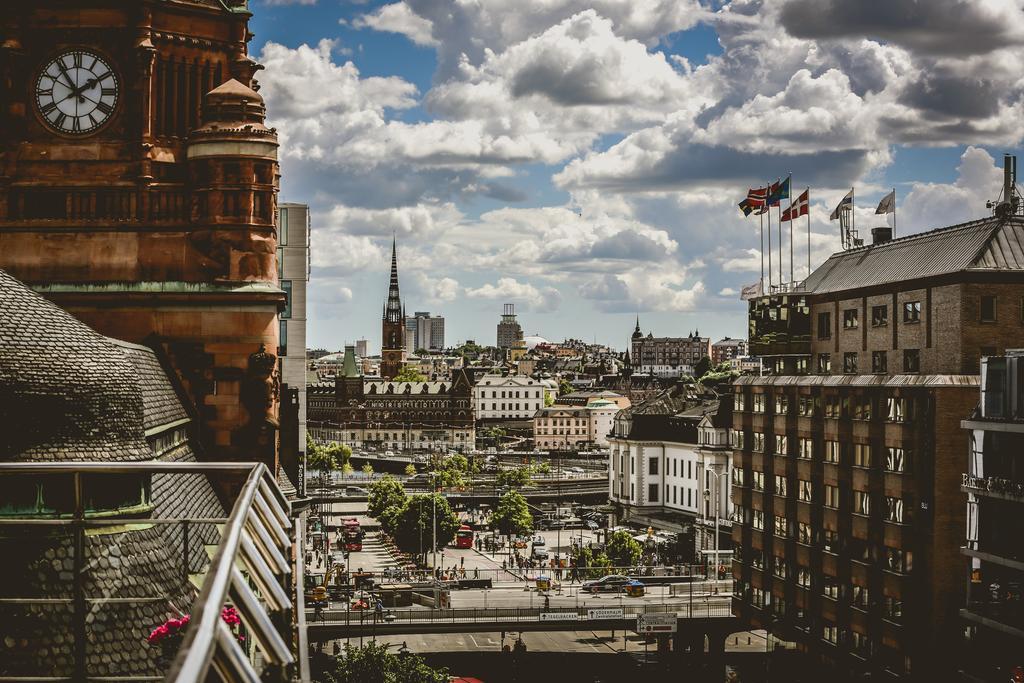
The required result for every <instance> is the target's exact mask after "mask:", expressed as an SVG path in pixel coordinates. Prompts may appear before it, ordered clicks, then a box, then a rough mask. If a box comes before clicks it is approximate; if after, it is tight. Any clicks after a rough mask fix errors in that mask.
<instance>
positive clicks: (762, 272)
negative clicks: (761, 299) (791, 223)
mask: <svg viewBox="0 0 1024 683" xmlns="http://www.w3.org/2000/svg"><path fill="white" fill-rule="evenodd" d="M757 219H758V220H759V221H760V222H761V293H762V294H763V293H764V214H761V213H759V214H757Z"/></svg>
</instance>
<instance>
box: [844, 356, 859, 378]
mask: <svg viewBox="0 0 1024 683" xmlns="http://www.w3.org/2000/svg"><path fill="white" fill-rule="evenodd" d="M843 372H844V373H846V374H847V375H851V374H856V372H857V352H856V351H847V352H846V353H844V354H843Z"/></svg>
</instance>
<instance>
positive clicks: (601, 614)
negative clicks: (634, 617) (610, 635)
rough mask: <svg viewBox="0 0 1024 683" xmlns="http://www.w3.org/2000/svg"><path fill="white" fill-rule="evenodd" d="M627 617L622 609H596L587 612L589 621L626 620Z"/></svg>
mask: <svg viewBox="0 0 1024 683" xmlns="http://www.w3.org/2000/svg"><path fill="white" fill-rule="evenodd" d="M625 616H626V613H625V611H624V610H623V609H622V608H621V607H594V608H591V609H588V610H587V619H624V618H625Z"/></svg>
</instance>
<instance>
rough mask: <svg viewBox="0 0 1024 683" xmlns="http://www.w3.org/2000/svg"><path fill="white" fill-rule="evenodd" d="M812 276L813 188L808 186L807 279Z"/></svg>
mask: <svg viewBox="0 0 1024 683" xmlns="http://www.w3.org/2000/svg"><path fill="white" fill-rule="evenodd" d="M810 276H811V186H810V185H808V186H807V277H810Z"/></svg>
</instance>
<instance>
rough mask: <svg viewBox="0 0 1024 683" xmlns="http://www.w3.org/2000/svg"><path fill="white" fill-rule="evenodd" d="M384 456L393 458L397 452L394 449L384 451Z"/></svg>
mask: <svg viewBox="0 0 1024 683" xmlns="http://www.w3.org/2000/svg"><path fill="white" fill-rule="evenodd" d="M383 457H385V458H393V457H395V452H394V451H384V455H383Z"/></svg>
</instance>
